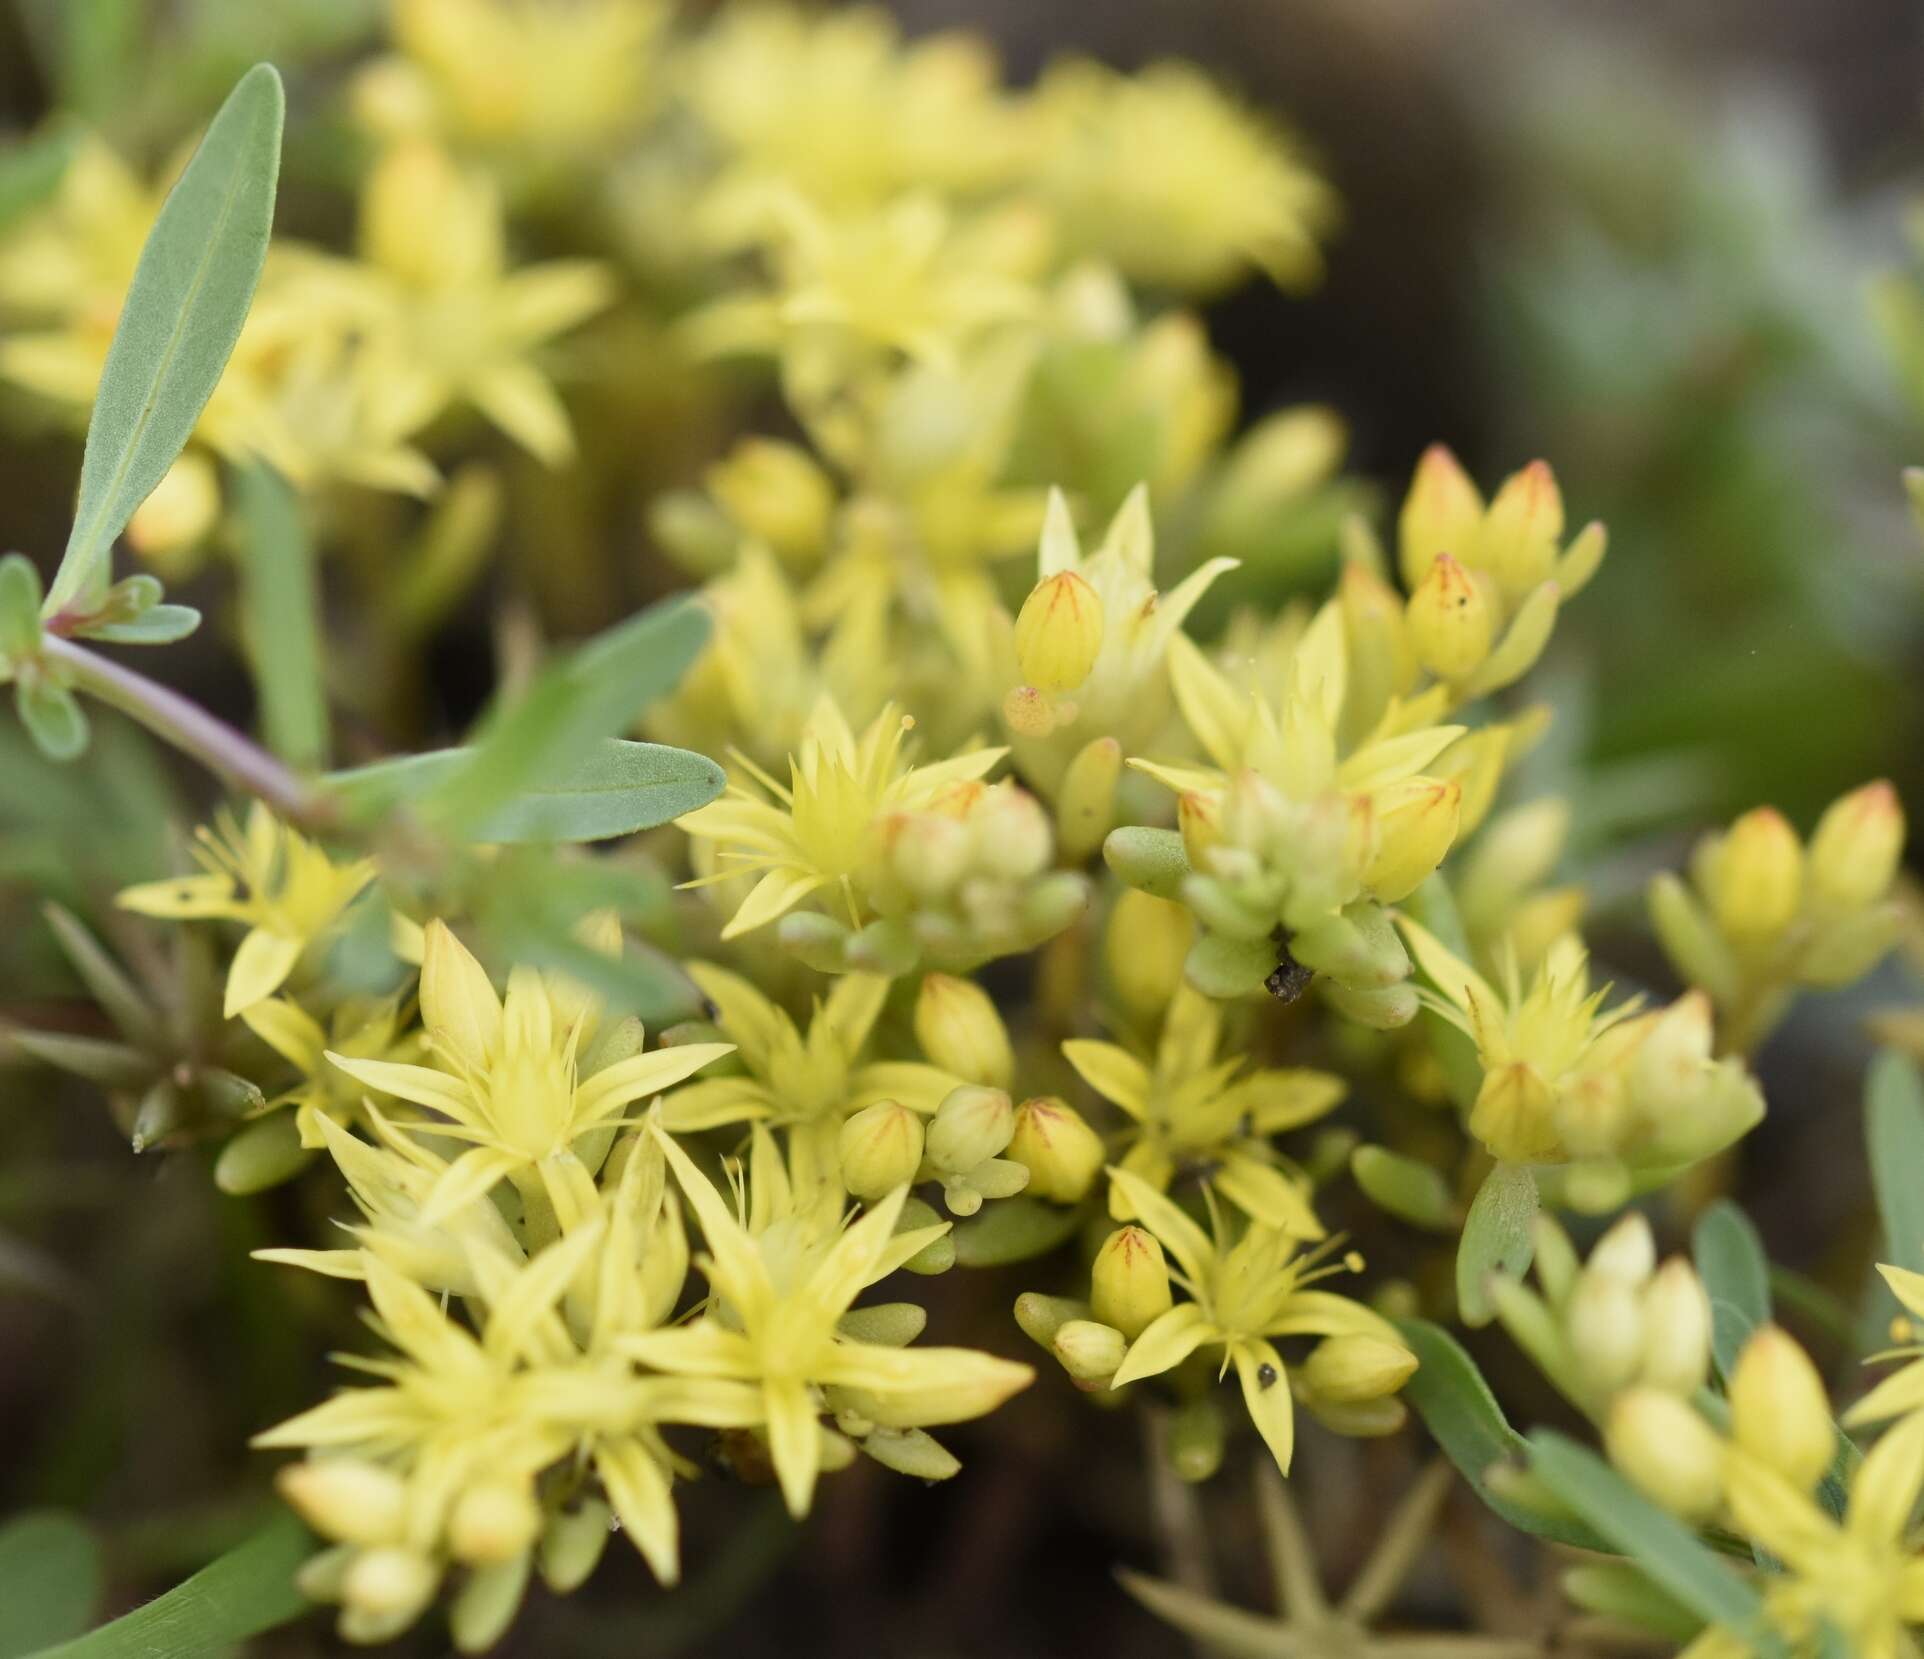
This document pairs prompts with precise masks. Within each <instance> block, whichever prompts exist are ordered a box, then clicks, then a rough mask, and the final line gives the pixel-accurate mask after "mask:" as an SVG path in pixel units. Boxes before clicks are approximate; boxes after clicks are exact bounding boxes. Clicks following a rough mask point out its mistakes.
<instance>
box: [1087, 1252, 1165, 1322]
mask: <svg viewBox="0 0 1924 1659" xmlns="http://www.w3.org/2000/svg"><path fill="white" fill-rule="evenodd" d="M1173 1300H1174V1299H1173V1298H1172V1297H1171V1295H1170V1292H1169V1263H1168V1262H1167V1261H1166V1260H1165V1259H1164V1258H1163V1253H1162V1245H1161V1243H1160V1242H1158V1240H1157V1238H1156V1236H1155V1234H1153V1233H1151V1232H1149V1231H1147V1230H1146V1229H1145V1228H1142V1227H1135V1226H1129V1227H1118V1228H1117V1229H1116V1230H1115V1231H1114V1232H1113V1233H1111V1234H1110V1235H1109V1236H1108V1237H1107V1238H1106V1239H1104V1240H1103V1241H1102V1248H1101V1249H1100V1250H1098V1251H1097V1252H1096V1260H1095V1265H1094V1267H1093V1268H1092V1269H1091V1270H1090V1274H1089V1305H1090V1307H1091V1308H1092V1309H1094V1311H1095V1316H1096V1317H1097V1318H1098V1319H1100V1320H1102V1321H1103V1322H1104V1323H1105V1324H1109V1325H1114V1326H1115V1327H1116V1329H1117V1330H1119V1331H1121V1332H1122V1334H1123V1335H1124V1336H1126V1337H1128V1338H1129V1340H1130V1341H1131V1342H1133V1341H1135V1339H1136V1338H1137V1337H1139V1336H1141V1335H1142V1333H1143V1331H1144V1330H1145V1329H1146V1328H1147V1327H1148V1326H1149V1325H1150V1324H1151V1323H1152V1322H1153V1321H1155V1320H1157V1319H1159V1318H1161V1317H1162V1315H1164V1314H1165V1313H1167V1312H1168V1311H1169V1309H1170V1305H1171V1303H1172V1301H1173Z"/></svg>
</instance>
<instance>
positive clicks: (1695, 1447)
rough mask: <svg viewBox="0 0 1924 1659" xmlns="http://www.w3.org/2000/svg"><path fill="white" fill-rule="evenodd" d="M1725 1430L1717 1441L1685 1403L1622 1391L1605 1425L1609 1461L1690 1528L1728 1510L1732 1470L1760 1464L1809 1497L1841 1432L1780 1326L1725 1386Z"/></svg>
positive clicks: (1673, 1395) (1766, 1332)
mask: <svg viewBox="0 0 1924 1659" xmlns="http://www.w3.org/2000/svg"><path fill="white" fill-rule="evenodd" d="M1729 1402H1730V1426H1729V1431H1728V1436H1727V1437H1726V1436H1723V1435H1720V1434H1719V1433H1718V1432H1717V1430H1716V1429H1715V1428H1713V1427H1712V1426H1711V1424H1710V1422H1709V1421H1708V1419H1706V1418H1705V1416H1704V1415H1703V1413H1702V1412H1700V1411H1698V1410H1697V1409H1696V1408H1695V1407H1694V1406H1693V1405H1691V1404H1690V1402H1689V1399H1688V1396H1686V1395H1683V1394H1679V1393H1677V1392H1676V1391H1674V1390H1658V1389H1654V1388H1651V1387H1648V1386H1636V1387H1631V1388H1627V1389H1625V1390H1624V1391H1623V1392H1622V1393H1620V1394H1619V1395H1618V1396H1617V1397H1616V1399H1615V1400H1613V1401H1612V1402H1611V1405H1610V1408H1609V1412H1608V1415H1607V1417H1606V1418H1605V1420H1604V1445H1605V1448H1606V1450H1608V1452H1609V1454H1610V1460H1611V1461H1612V1462H1613V1463H1615V1464H1616V1466H1617V1467H1618V1468H1619V1469H1621V1470H1622V1471H1623V1473H1624V1474H1625V1475H1626V1476H1628V1477H1629V1478H1630V1479H1631V1480H1632V1481H1634V1482H1635V1483H1636V1485H1637V1486H1638V1487H1640V1488H1641V1489H1642V1490H1643V1492H1644V1494H1645V1495H1646V1496H1648V1497H1649V1498H1650V1499H1651V1500H1652V1501H1654V1502H1656V1503H1659V1504H1661V1505H1663V1507H1664V1508H1665V1509H1668V1510H1670V1511H1671V1512H1672V1513H1673V1514H1676V1515H1680V1516H1682V1517H1683V1518H1684V1519H1685V1520H1688V1521H1691V1522H1694V1523H1699V1524H1701V1523H1703V1522H1706V1521H1710V1520H1714V1519H1716V1518H1717V1516H1718V1515H1719V1514H1720V1513H1721V1512H1722V1511H1723V1510H1724V1507H1725V1502H1726V1498H1727V1496H1728V1483H1729V1478H1730V1476H1731V1474H1732V1472H1733V1464H1735V1463H1738V1462H1743V1463H1747V1464H1750V1465H1751V1466H1753V1467H1754V1466H1757V1465H1761V1466H1762V1467H1763V1468H1764V1469H1767V1470H1769V1471H1770V1472H1771V1473H1772V1474H1773V1475H1775V1476H1777V1477H1779V1478H1780V1479H1781V1480H1783V1481H1784V1482H1785V1483H1787V1484H1788V1485H1789V1486H1791V1487H1792V1488H1794V1489H1795V1490H1796V1491H1797V1492H1798V1493H1800V1494H1808V1493H1809V1492H1810V1490H1811V1488H1812V1487H1814V1486H1815V1485H1816V1484H1817V1482H1818V1481H1819V1480H1821V1479H1822V1478H1823V1477H1824V1474H1825V1472H1826V1471H1827V1470H1829V1468H1830V1467H1831V1463H1832V1461H1833V1459H1834V1458H1835V1457H1836V1455H1837V1445H1838V1438H1837V1428H1836V1425H1835V1423H1834V1422H1833V1421H1832V1418H1831V1411H1830V1400H1829V1397H1828V1395H1827V1394H1826V1392H1825V1389H1824V1381H1823V1378H1822V1377H1821V1376H1819V1375H1818V1372H1817V1367H1816V1366H1815V1365H1813V1364H1812V1363H1811V1360H1810V1356H1809V1355H1808V1354H1806V1353H1805V1352H1804V1350H1803V1349H1802V1348H1800V1347H1799V1346H1798V1345H1797V1343H1796V1342H1795V1341H1794V1340H1793V1339H1792V1338H1791V1337H1790V1336H1789V1335H1788V1334H1787V1333H1786V1332H1784V1331H1783V1330H1781V1329H1780V1328H1779V1327H1777V1326H1776V1325H1761V1326H1759V1327H1758V1328H1757V1329H1756V1330H1755V1331H1753V1332H1752V1333H1751V1335H1750V1337H1749V1339H1748V1340H1747V1341H1746V1342H1745V1343H1744V1346H1743V1348H1742V1349H1741V1350H1740V1351H1739V1352H1738V1355H1737V1361H1736V1364H1735V1365H1734V1366H1733V1367H1732V1369H1731V1374H1730V1381H1729Z"/></svg>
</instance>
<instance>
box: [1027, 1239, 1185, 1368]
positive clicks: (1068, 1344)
mask: <svg viewBox="0 0 1924 1659" xmlns="http://www.w3.org/2000/svg"><path fill="white" fill-rule="evenodd" d="M1173 1301H1174V1297H1173V1295H1172V1293H1171V1291H1170V1286H1169V1263H1168V1261H1167V1259H1166V1258H1165V1257H1164V1255H1163V1249H1162V1245H1161V1244H1160V1243H1159V1242H1158V1241H1157V1238H1156V1235H1155V1234H1154V1233H1151V1232H1150V1231H1149V1230H1148V1229H1147V1228H1145V1227H1139V1226H1134V1225H1131V1226H1127V1227H1118V1228H1117V1229H1116V1230H1115V1231H1114V1232H1112V1233H1111V1234H1110V1235H1109V1236H1108V1237H1107V1238H1106V1239H1104V1240H1103V1242H1102V1247H1101V1248H1100V1249H1099V1250H1098V1251H1097V1252H1096V1259H1095V1261H1094V1263H1093V1264H1092V1265H1091V1266H1090V1269H1089V1295H1088V1298H1087V1299H1086V1300H1083V1299H1078V1298H1074V1297H1067V1296H1043V1295H1039V1294H1037V1293H1036V1292H1033V1291H1031V1292H1029V1293H1028V1294H1026V1295H1024V1296H1021V1297H1018V1298H1017V1299H1016V1304H1015V1317H1016V1323H1017V1324H1019V1325H1020V1326H1021V1327H1022V1329H1023V1331H1024V1332H1025V1333H1026V1334H1027V1335H1028V1336H1029V1338H1030V1339H1031V1340H1032V1341H1034V1342H1035V1343H1036V1344H1037V1345H1038V1346H1039V1347H1042V1348H1044V1349H1047V1350H1048V1352H1049V1353H1050V1354H1052V1355H1054V1357H1055V1358H1056V1360H1057V1362H1058V1363H1060V1365H1061V1366H1062V1369H1063V1370H1064V1371H1066V1372H1068V1374H1069V1376H1070V1378H1071V1380H1072V1381H1073V1382H1074V1383H1075V1385H1076V1387H1078V1388H1080V1389H1082V1390H1083V1391H1084V1392H1085V1393H1089V1394H1095V1395H1097V1396H1098V1397H1100V1396H1101V1395H1102V1394H1103V1393H1105V1392H1106V1391H1107V1389H1108V1387H1109V1382H1110V1379H1111V1378H1112V1377H1114V1376H1115V1374H1116V1370H1117V1368H1118V1367H1119V1366H1120V1365H1121V1364H1122V1360H1123V1355H1124V1354H1126V1353H1127V1352H1128V1350H1129V1344H1130V1343H1132V1342H1134V1341H1135V1340H1136V1338H1137V1337H1139V1336H1141V1335H1142V1333H1143V1332H1144V1331H1145V1330H1147V1329H1148V1328H1149V1327H1150V1325H1152V1324H1153V1323H1155V1321H1156V1320H1157V1319H1159V1318H1161V1317H1162V1316H1163V1315H1164V1314H1165V1313H1167V1312H1168V1311H1169V1309H1170V1307H1171V1306H1172V1305H1173Z"/></svg>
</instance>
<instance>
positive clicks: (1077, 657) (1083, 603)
mask: <svg viewBox="0 0 1924 1659" xmlns="http://www.w3.org/2000/svg"><path fill="white" fill-rule="evenodd" d="M1102 630H1103V617H1102V600H1101V598H1100V596H1099V595H1098V594H1097V593H1096V590H1095V589H1094V588H1092V587H1091V586H1090V585H1089V583H1088V581H1087V580H1086V579H1085V578H1084V577H1082V576H1080V575H1078V574H1077V573H1076V572H1075V571H1073V570H1059V571H1057V572H1056V573H1055V575H1053V576H1048V577H1044V578H1043V580H1042V581H1040V582H1038V583H1037V584H1036V585H1035V588H1034V590H1033V591H1032V592H1031V593H1030V594H1029V597H1028V598H1027V599H1025V600H1024V601H1023V602H1022V610H1021V612H1020V614H1019V615H1018V616H1017V617H1016V619H1015V656H1016V664H1017V666H1018V667H1019V668H1020V669H1021V671H1022V678H1023V680H1024V681H1025V682H1026V683H1028V684H1029V685H1032V686H1034V687H1035V688H1036V689H1037V690H1038V691H1041V692H1044V693H1045V694H1047V695H1049V696H1058V695H1060V694H1061V693H1063V692H1067V691H1073V690H1075V688H1076V687H1077V686H1079V685H1081V684H1082V682H1083V681H1084V680H1086V679H1088V677H1089V671H1090V670H1091V669H1092V668H1094V667H1095V665H1096V658H1097V657H1098V656H1099V655H1100V654H1101V652H1102Z"/></svg>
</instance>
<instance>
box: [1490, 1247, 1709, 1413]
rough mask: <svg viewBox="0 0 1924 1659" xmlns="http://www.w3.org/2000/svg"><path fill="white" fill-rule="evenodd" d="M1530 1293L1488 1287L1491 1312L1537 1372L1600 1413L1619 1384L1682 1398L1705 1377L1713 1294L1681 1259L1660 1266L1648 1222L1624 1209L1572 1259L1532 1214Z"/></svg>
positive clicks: (1512, 1284) (1502, 1284)
mask: <svg viewBox="0 0 1924 1659" xmlns="http://www.w3.org/2000/svg"><path fill="white" fill-rule="evenodd" d="M1535 1235H1536V1236H1535V1244H1536V1256H1535V1263H1536V1277H1537V1284H1538V1286H1539V1289H1536V1290H1533V1289H1531V1288H1530V1287H1529V1286H1528V1285H1526V1284H1524V1283H1523V1282H1522V1281H1521V1280H1520V1279H1514V1278H1509V1277H1499V1278H1497V1279H1496V1280H1494V1281H1493V1282H1492V1283H1491V1285H1490V1295H1491V1300H1492V1301H1493V1302H1494V1304H1495V1306H1496V1310H1497V1317H1498V1318H1499V1319H1501V1320H1502V1322H1503V1325H1504V1328H1505V1329H1506V1330H1508V1331H1509V1333H1510V1335H1511V1336H1512V1337H1513V1338H1514V1339H1515V1341H1516V1342H1517V1344H1518V1346H1520V1347H1521V1348H1523V1349H1524V1351H1525V1352H1527V1353H1528V1354H1529V1355H1530V1357H1531V1359H1533V1360H1534V1361H1535V1362H1536V1364H1537V1366H1538V1367H1539V1368H1540V1369H1541V1370H1542V1372H1543V1374H1544V1375H1545V1376H1546V1377H1548V1378H1549V1379H1550V1381H1551V1382H1553V1383H1555V1384H1556V1386H1557V1387H1558V1388H1559V1389H1560V1390H1561V1391H1562V1392H1563V1393H1564V1395H1565V1396H1566V1397H1567V1398H1568V1399H1569V1400H1570V1401H1571V1403H1572V1404H1573V1405H1575V1406H1577V1407H1578V1408H1579V1409H1580V1410H1582V1411H1584V1412H1585V1413H1586V1414H1588V1415H1589V1416H1591V1417H1593V1418H1595V1419H1597V1420H1598V1421H1602V1420H1604V1418H1605V1417H1606V1416H1607V1415H1608V1413H1609V1412H1610V1411H1611V1409H1612V1402H1613V1401H1615V1400H1616V1399H1617V1398H1618V1396H1619V1395H1621V1394H1622V1393H1623V1392H1624V1391H1625V1390H1629V1389H1634V1390H1637V1391H1639V1392H1642V1393H1650V1392H1656V1393H1663V1394H1667V1395H1669V1396H1671V1397H1672V1398H1673V1399H1677V1400H1687V1399H1689V1397H1690V1396H1691V1395H1692V1394H1694V1393H1695V1392H1696V1391H1697V1390H1698V1389H1700V1388H1702V1387H1703V1386H1704V1384H1705V1382H1706V1381H1707V1380H1708V1378H1709V1375H1710V1333H1711V1323H1710V1298H1709V1297H1708V1296H1707V1295H1706V1294H1705V1292H1704V1287H1703V1282H1702V1281H1701V1280H1700V1279H1699V1278H1698V1277H1697V1270H1696V1269H1695V1268H1694V1267H1693V1266H1691V1264H1690V1262H1689V1261H1688V1260H1686V1259H1685V1258H1684V1257H1682V1256H1673V1257H1672V1258H1671V1259H1670V1260H1668V1261H1666V1262H1664V1263H1662V1264H1661V1265H1659V1264H1658V1261H1657V1247H1656V1241H1655V1239H1654V1238H1653V1237H1652V1236H1651V1232H1650V1223H1649V1222H1648V1221H1646V1220H1645V1219H1644V1218H1643V1216H1641V1215H1639V1214H1637V1213H1636V1212H1634V1211H1633V1212H1631V1213H1630V1214H1628V1215H1626V1216H1625V1217H1624V1218H1623V1219H1622V1220H1621V1221H1619V1222H1617V1223H1616V1224H1615V1225H1614V1226H1613V1227H1611V1229H1610V1230H1609V1231H1608V1232H1607V1233H1605V1234H1604V1236H1603V1237H1602V1238H1601V1239H1599V1240H1598V1241H1597V1244H1596V1246H1595V1248H1594V1249H1592V1250H1591V1252H1590V1259H1589V1260H1588V1261H1586V1262H1583V1263H1581V1264H1579V1263H1578V1260H1577V1256H1576V1252H1575V1250H1574V1249H1573V1248H1572V1247H1571V1244H1570V1240H1569V1238H1568V1237H1567V1236H1566V1235H1565V1233H1564V1232H1563V1230H1562V1228H1560V1227H1559V1226H1558V1225H1557V1224H1556V1223H1555V1222H1554V1221H1552V1220H1550V1219H1549V1218H1548V1217H1539V1218H1538V1219H1537V1222H1536V1229H1535Z"/></svg>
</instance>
